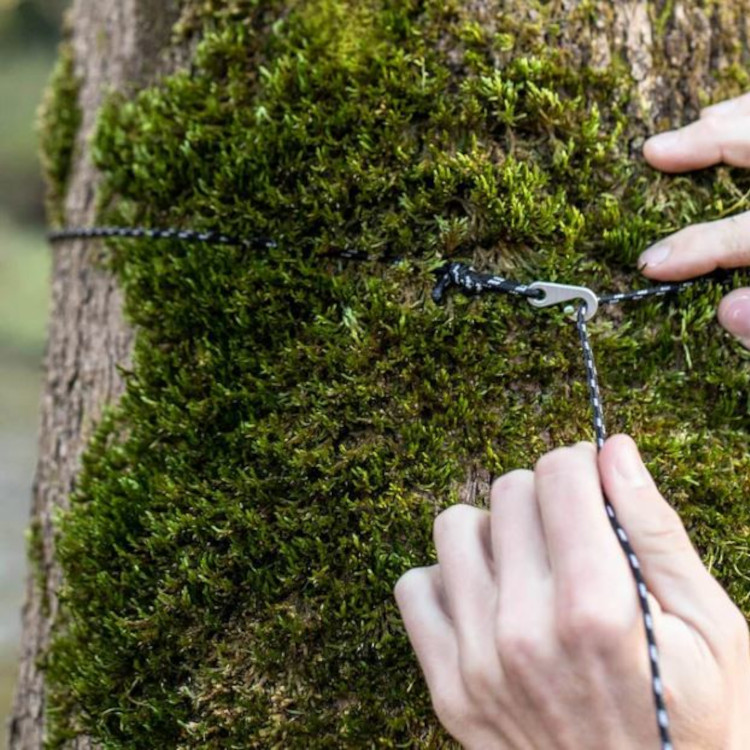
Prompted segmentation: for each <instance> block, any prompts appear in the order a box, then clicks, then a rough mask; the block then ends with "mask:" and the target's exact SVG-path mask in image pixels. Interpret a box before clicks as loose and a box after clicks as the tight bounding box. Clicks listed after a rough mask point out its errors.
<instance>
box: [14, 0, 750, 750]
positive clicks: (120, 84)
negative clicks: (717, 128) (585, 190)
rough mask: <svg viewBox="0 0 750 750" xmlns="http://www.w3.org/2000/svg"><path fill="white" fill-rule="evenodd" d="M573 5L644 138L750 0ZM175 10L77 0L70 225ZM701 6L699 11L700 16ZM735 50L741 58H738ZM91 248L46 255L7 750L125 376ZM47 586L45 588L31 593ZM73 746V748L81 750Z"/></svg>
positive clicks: (566, 29) (181, 58) (738, 28)
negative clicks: (622, 76)
mask: <svg viewBox="0 0 750 750" xmlns="http://www.w3.org/2000/svg"><path fill="white" fill-rule="evenodd" d="M578 4H579V3H578V2H577V0H559V2H558V3H557V5H559V16H560V19H561V28H562V34H561V36H560V44H561V45H562V46H565V47H568V48H569V49H571V50H573V51H574V53H575V57H576V58H577V59H578V60H580V61H583V62H588V63H589V64H591V65H592V66H594V67H606V66H607V65H609V64H610V62H611V61H612V60H613V58H614V57H615V56H618V55H619V56H622V57H624V59H625V60H626V61H627V64H628V66H629V68H630V70H631V72H632V76H633V78H634V80H635V82H636V86H635V88H636V91H637V96H636V97H635V98H634V99H633V101H632V103H631V108H632V112H631V114H632V116H633V117H634V118H637V119H638V120H640V121H641V122H642V123H643V129H644V132H645V131H646V130H653V129H657V128H659V127H663V126H668V125H670V124H677V123H679V122H681V121H682V120H684V119H685V118H687V117H690V116H694V115H695V114H696V113H697V111H698V109H699V106H700V103H701V102H700V96H701V95H702V94H705V93H707V92H708V93H709V94H710V92H711V90H712V85H713V83H712V80H713V79H712V74H713V71H715V70H716V69H718V68H720V67H722V66H723V65H725V64H726V61H727V60H728V59H730V58H732V59H734V58H736V50H735V42H737V40H738V36H739V40H740V42H741V44H742V45H743V47H746V44H745V42H746V40H747V38H748V35H749V34H750V0H736V1H735V2H731V3H730V2H727V3H719V4H715V3H705V4H704V3H689V2H676V3H675V4H674V7H673V9H672V11H671V14H670V15H669V18H668V20H667V21H666V24H665V26H664V28H663V29H662V30H660V31H659V32H658V33H657V30H656V28H655V23H656V22H655V19H656V18H657V16H658V14H659V13H660V12H661V10H663V7H662V6H663V5H664V3H657V2H647V1H646V0H599V2H597V3H596V10H595V13H596V16H597V18H598V21H597V22H596V23H595V24H593V25H592V26H589V27H586V28H585V29H581V28H577V27H573V26H566V24H565V18H566V17H567V14H568V13H569V12H570V11H572V10H573V9H574V8H575V7H577V6H578ZM181 5H182V4H181V3H178V2H177V0H172V1H171V2H164V1H162V2H152V1H151V0H75V2H74V4H73V7H72V10H71V16H70V22H71V43H72V47H73V50H74V55H75V66H76V73H77V75H78V76H79V77H80V80H81V83H82V86H81V90H80V102H79V103H80V106H81V109H82V112H83V123H82V127H81V129H80V132H79V134H78V140H77V149H76V154H75V158H74V164H73V168H72V173H71V180H70V183H69V189H68V193H67V196H66V199H65V221H66V223H67V224H68V225H72V226H75V225H88V224H92V223H94V221H95V218H96V210H95V200H94V198H95V192H96V186H97V179H98V178H97V171H96V168H95V166H94V165H93V163H92V159H91V155H90V151H89V149H88V147H87V144H88V141H89V139H90V137H91V134H92V132H93V129H94V125H95V119H96V114H97V111H98V109H99V106H100V103H101V101H102V98H103V96H104V95H105V93H107V92H109V91H112V90H116V91H123V92H126V93H129V92H133V91H135V90H137V89H138V88H139V87H142V86H144V85H145V84H147V83H149V82H151V81H153V80H154V79H155V78H156V77H157V76H159V75H160V74H164V73H167V72H169V71H172V70H174V69H175V68H176V67H178V66H179V65H181V64H182V63H184V62H185V61H187V60H188V59H189V50H188V49H187V47H186V45H185V43H184V42H178V43H173V42H171V29H172V27H173V24H174V23H175V22H176V21H177V20H178V18H179V16H180V7H181ZM530 5H532V4H531V3H526V2H524V1H523V0H504V1H503V0H481V1H479V2H472V3H470V4H469V7H470V9H471V10H470V12H471V13H472V14H474V15H475V17H476V19H477V20H478V21H479V22H480V23H482V24H485V25H490V24H492V23H493V22H494V21H493V19H494V18H496V17H497V13H498V11H502V10H506V11H508V12H510V13H511V14H514V15H517V16H518V17H531V16H533V13H534V12H535V11H533V10H530V9H529V6H530ZM704 6H705V7H704ZM746 53H747V50H746V49H745V50H744V52H743V54H745V55H746ZM96 250H97V248H96V246H95V245H93V244H92V243H90V242H87V243H83V242H64V243H60V244H58V245H56V246H55V248H54V272H53V273H54V276H53V285H52V308H51V323H50V328H49V343H48V347H47V354H46V363H45V367H46V380H45V387H44V394H43V398H42V404H41V426H40V442H39V463H38V469H37V473H36V480H35V486H34V492H33V505H32V517H33V520H34V523H35V524H36V525H37V527H38V528H39V529H40V532H41V538H42V540H43V545H42V549H41V556H40V559H39V560H38V561H37V564H38V565H39V566H40V568H41V570H40V571H37V574H36V575H35V574H33V573H32V574H31V575H30V576H29V579H28V583H27V600H26V604H25V607H24V611H23V641H22V655H21V661H20V668H19V677H18V684H17V692H16V698H15V705H14V709H13V716H12V720H11V723H10V727H9V746H10V748H11V750H32V749H36V748H41V747H42V745H43V738H44V715H45V686H44V674H43V671H41V669H40V660H41V659H43V657H44V654H45V650H46V647H47V645H48V643H49V637H50V630H51V627H52V624H53V623H54V621H55V618H56V616H57V614H58V602H57V592H58V591H59V587H60V581H61V577H60V571H59V568H58V566H57V564H56V562H55V540H54V529H53V523H52V520H53V516H54V514H55V512H56V511H57V510H59V509H65V508H66V507H67V504H68V497H69V496H70V493H71V492H72V491H73V490H74V488H75V486H76V476H77V473H78V471H79V468H80V460H81V455H82V452H83V450H84V449H85V446H86V444H87V440H88V439H89V437H90V435H91V432H92V428H93V427H94V426H95V425H96V423H97V421H98V420H99V418H100V416H101V414H102V410H103V408H104V407H105V406H106V405H108V404H111V403H112V402H114V401H116V400H117V399H118V397H119V396H120V395H121V393H122V391H123V378H122V376H121V374H120V370H119V368H122V367H125V368H126V367H127V366H128V361H129V353H130V350H131V344H132V341H133V332H132V330H131V329H130V328H129V327H128V325H127V323H126V322H125V321H124V320H123V317H122V314H121V309H122V299H121V294H120V292H119V290H118V289H117V286H116V284H115V282H114V280H113V278H112V277H111V275H110V274H108V273H106V272H103V271H101V270H99V269H97V267H96V264H95V258H96ZM490 484H491V477H490V476H489V475H488V474H487V472H485V471H484V470H482V469H474V468H472V469H470V470H469V471H468V474H467V478H466V482H465V484H464V486H463V487H462V488H461V489H460V491H459V494H460V497H462V498H463V499H464V500H465V501H466V502H470V503H472V504H474V503H478V502H480V501H481V500H484V501H486V498H487V495H488V493H489V487H490ZM40 582H43V585H40ZM89 744H90V743H89V742H88V740H86V739H85V738H82V739H81V740H80V741H79V742H78V743H77V746H78V747H88V746H89Z"/></svg>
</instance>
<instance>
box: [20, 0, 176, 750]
mask: <svg viewBox="0 0 750 750" xmlns="http://www.w3.org/2000/svg"><path fill="white" fill-rule="evenodd" d="M176 6H177V3H176V2H158V3H154V2H150V1H149V0H126V1H125V2H119V0H77V1H76V2H75V3H74V4H73V7H72V8H71V11H70V27H71V39H70V41H71V43H72V46H73V50H74V55H75V71H76V76H77V77H78V78H79V79H80V81H81V89H80V99H79V104H80V107H81V110H82V113H83V121H82V126H81V129H80V131H79V134H78V139H77V146H76V152H75V157H74V163H73V165H72V169H71V174H70V183H69V189H68V193H67V195H66V198H65V221H66V222H67V223H68V224H69V225H71V226H76V225H80V226H85V225H87V224H91V223H92V222H93V221H94V219H95V214H96V211H95V205H94V200H95V191H96V185H97V173H96V169H95V167H94V165H93V163H92V159H91V152H90V149H89V148H88V142H89V139H90V137H91V134H92V132H93V130H94V126H95V120H96V115H97V112H98V110H99V106H100V104H101V101H102V97H103V96H104V95H105V94H106V93H108V92H110V91H113V90H114V91H132V90H134V89H137V88H138V87H140V86H142V85H144V84H145V83H146V82H147V81H149V80H152V79H153V78H154V76H155V75H157V74H158V73H159V72H166V71H167V70H168V69H169V67H170V66H171V63H170V62H169V61H168V58H166V57H165V54H164V52H165V50H167V45H168V42H169V40H170V37H171V29H172V26H173V24H174V22H175V21H176V19H177V15H178V10H177V7H176ZM172 52H173V53H174V51H172ZM53 251H54V252H53V255H54V265H53V277H52V304H51V317H50V321H51V322H50V326H49V339H48V344H47V352H46V357H45V371H46V378H45V384H44V392H43V396H42V404H41V425H40V440H39V463H38V467H37V471H36V477H35V483H34V490H33V504H32V518H33V521H34V522H35V525H36V526H37V527H38V528H39V533H40V536H41V540H42V548H41V556H40V557H41V559H38V560H37V561H36V562H37V564H38V565H39V566H40V568H41V570H39V571H37V573H36V574H33V573H32V574H31V575H30V576H29V580H28V584H27V594H26V604H25V606H24V611H23V639H22V645H21V659H20V667H19V675H18V683H17V687H16V697H15V703H14V708H13V714H12V719H11V722H10V726H9V746H10V748H13V750H16V749H18V750H20V749H21V748H39V747H41V746H42V742H43V736H44V719H43V717H44V710H45V695H44V678H43V675H42V673H41V671H40V669H39V664H38V662H39V659H40V658H41V657H42V656H43V654H44V652H45V648H46V646H47V644H48V642H49V634H50V627H51V625H52V623H53V622H54V619H55V617H56V614H57V610H58V607H57V590H58V587H59V583H60V572H59V568H58V566H57V565H56V563H55V556H54V547H55V544H54V530H53V526H52V519H53V515H54V513H55V511H56V510H57V509H59V508H65V507H67V498H68V496H69V495H70V493H71V491H72V490H73V488H74V487H75V481H76V473H77V471H78V469H79V467H80V459H81V454H82V452H83V450H84V448H85V445H86V441H87V439H88V437H89V436H90V434H91V429H92V427H93V426H94V425H95V424H96V422H97V420H98V419H99V417H100V415H101V413H102V409H103V408H104V407H105V406H106V405H107V404H109V403H112V402H113V401H115V400H116V399H117V398H118V397H119V396H120V394H121V393H122V386H123V381H122V376H121V374H120V372H119V368H121V367H127V364H128V358H129V352H130V348H131V344H132V331H130V330H129V328H128V326H127V324H126V323H125V322H124V321H123V318H122V314H121V310H122V300H121V295H120V293H119V291H118V289H117V287H116V284H115V282H114V279H113V278H112V276H111V274H109V273H105V272H103V271H101V270H99V269H98V268H97V267H96V263H95V258H96V253H97V248H96V246H95V245H92V244H91V243H82V242H63V243H59V244H57V245H55V247H54V248H53ZM40 574H41V575H40ZM40 580H44V581H45V582H46V586H45V587H44V590H41V589H40V587H39V586H38V585H37V582H38V581H40ZM87 744H88V743H87V742H86V741H85V740H83V741H81V743H80V745H79V746H80V747H85V746H87Z"/></svg>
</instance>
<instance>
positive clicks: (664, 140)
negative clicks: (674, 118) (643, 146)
mask: <svg viewBox="0 0 750 750" xmlns="http://www.w3.org/2000/svg"><path fill="white" fill-rule="evenodd" d="M681 139H682V137H681V135H680V133H679V132H678V131H675V130H668V131H667V132H666V133H659V134H658V135H652V136H651V138H649V139H648V147H649V149H650V150H651V151H653V150H656V151H659V152H660V153H661V154H667V153H669V152H670V151H674V150H675V149H679V148H680V146H681Z"/></svg>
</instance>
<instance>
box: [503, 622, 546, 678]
mask: <svg viewBox="0 0 750 750" xmlns="http://www.w3.org/2000/svg"><path fill="white" fill-rule="evenodd" d="M495 648H496V649H497V652H498V654H499V656H500V663H501V664H502V666H503V669H504V671H505V672H506V674H508V676H510V677H511V678H512V679H514V680H516V681H520V682H525V681H526V680H527V679H528V677H529V676H531V675H532V674H536V673H537V672H538V665H539V663H540V661H541V659H542V653H543V647H542V642H541V639H540V638H539V637H538V635H537V634H536V633H534V632H533V631H532V630H531V629H530V628H529V627H528V623H519V624H518V625H512V624H507V623H506V624H504V625H502V626H501V627H499V628H498V630H497V633H496V636H495Z"/></svg>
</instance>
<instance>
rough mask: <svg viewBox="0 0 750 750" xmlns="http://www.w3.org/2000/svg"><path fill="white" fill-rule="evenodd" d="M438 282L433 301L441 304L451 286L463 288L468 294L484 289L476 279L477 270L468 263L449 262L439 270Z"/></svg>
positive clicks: (434, 289)
mask: <svg viewBox="0 0 750 750" xmlns="http://www.w3.org/2000/svg"><path fill="white" fill-rule="evenodd" d="M436 273H437V274H438V280H437V282H436V283H435V287H434V288H433V290H432V299H433V301H434V302H435V304H440V303H441V302H442V301H443V298H444V297H445V293H446V291H448V289H449V288H450V287H451V286H457V287H461V288H462V289H464V290H466V291H467V292H477V291H479V290H480V289H481V288H482V287H481V284H479V283H478V280H477V279H476V276H475V275H476V273H477V272H476V269H474V268H472V267H471V266H470V265H468V264H466V263H461V262H459V261H455V260H454V261H449V262H447V263H445V264H444V265H442V266H441V267H440V268H438V269H437V271H436Z"/></svg>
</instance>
